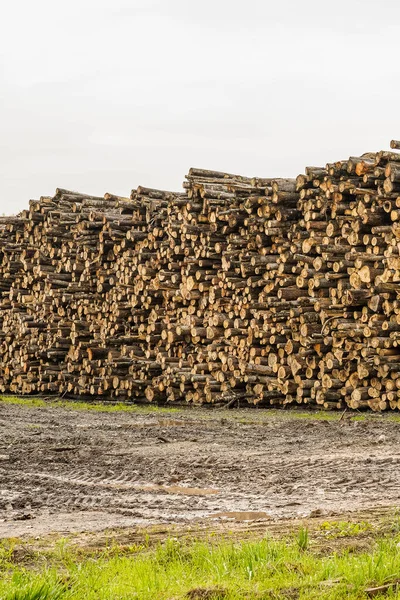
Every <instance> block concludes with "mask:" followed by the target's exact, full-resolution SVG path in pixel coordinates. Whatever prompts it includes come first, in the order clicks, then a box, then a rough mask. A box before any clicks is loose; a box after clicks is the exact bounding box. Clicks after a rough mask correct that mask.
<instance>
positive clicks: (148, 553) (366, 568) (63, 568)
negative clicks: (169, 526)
mask: <svg viewBox="0 0 400 600" xmlns="http://www.w3.org/2000/svg"><path fill="white" fill-rule="evenodd" d="M340 528H343V526H342V525H341V526H340ZM399 540H400V538H399V536H390V537H384V538H380V539H377V540H375V541H374V542H373V546H372V548H371V550H369V551H367V552H366V551H363V552H351V551H349V550H348V549H347V550H343V551H339V552H335V553H331V554H329V555H321V554H320V553H317V552H315V551H313V549H312V548H313V544H312V540H310V539H309V532H308V530H304V529H303V530H300V531H299V532H297V533H296V534H294V535H292V536H291V537H286V538H282V539H278V540H276V539H272V538H263V539H261V540H257V541H241V542H237V541H234V540H226V539H225V540H221V539H219V540H217V539H215V538H214V539H213V538H210V539H209V540H207V541H198V540H197V541H196V540H195V541H192V540H191V541H188V540H177V539H174V538H170V539H168V540H166V541H165V542H164V543H162V544H158V545H156V546H147V545H146V544H143V545H135V546H131V547H120V546H118V545H111V546H109V547H108V548H106V549H104V550H103V551H102V552H101V553H100V554H99V555H97V556H94V555H92V556H91V555H87V554H86V555H85V554H83V553H82V552H80V551H79V549H74V548H73V547H72V546H71V547H70V546H68V544H67V543H66V542H65V541H64V542H62V543H60V544H59V545H58V546H57V548H56V549H54V550H53V551H52V552H51V553H47V554H46V553H37V555H36V556H35V560H34V561H33V563H32V564H31V565H30V566H29V567H27V566H25V567H24V566H21V564H17V563H13V559H12V552H11V551H10V546H6V545H4V548H3V551H2V552H1V551H0V599H1V600H82V599H87V600H133V599H138V600H139V599H140V600H153V599H157V600H158V599H159V600H183V599H185V598H186V599H192V600H207V599H208V600H222V599H224V600H239V599H243V600H244V599H246V600H253V599H254V600H262V599H265V600H267V599H281V598H282V599H283V598H286V599H287V598H293V599H294V598H298V599H321V600H339V599H342V598H347V599H349V600H356V599H357V600H360V599H362V598H367V597H369V596H368V593H367V591H366V590H367V588H369V587H374V586H379V585H384V584H388V583H389V584H390V583H391V582H393V586H391V587H390V586H389V587H388V589H386V590H385V592H386V597H389V598H400V592H399V593H398V592H397V588H396V583H395V582H396V580H397V579H398V578H399V577H400V550H399Z"/></svg>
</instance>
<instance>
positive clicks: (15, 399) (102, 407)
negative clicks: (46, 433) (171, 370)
mask: <svg viewBox="0 0 400 600" xmlns="http://www.w3.org/2000/svg"><path fill="white" fill-rule="evenodd" d="M0 402H2V403H4V404H17V405H21V406H25V407H27V408H68V409H72V410H92V411H97V412H108V413H112V412H135V413H151V412H159V413H176V412H178V410H179V409H178V408H176V407H163V406H157V405H152V404H145V405H143V404H134V403H133V402H132V403H128V402H107V401H105V402H99V401H96V400H94V401H93V402H82V401H78V400H62V399H60V398H57V397H55V398H54V400H53V399H44V398H40V397H33V396H25V397H22V396H0Z"/></svg>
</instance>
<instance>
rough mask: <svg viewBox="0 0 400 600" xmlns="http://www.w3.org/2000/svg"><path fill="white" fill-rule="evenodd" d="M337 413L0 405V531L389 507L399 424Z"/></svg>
mask: <svg viewBox="0 0 400 600" xmlns="http://www.w3.org/2000/svg"><path fill="white" fill-rule="evenodd" d="M335 419H336V420H334V421H333V420H320V419H314V418H310V417H307V418H299V416H298V415H297V414H293V413H290V412H289V411H288V412H286V411H282V412H280V413H276V412H275V411H274V412H273V413H272V412H269V411H266V410H265V411H263V410H245V411H220V410H214V411H207V410H205V409H202V410H199V409H196V410H184V411H180V412H172V411H171V412H166V411H162V412H151V413H145V412H115V413H105V412H96V411H88V410H76V409H66V408H61V407H60V408H59V407H57V408H47V407H46V408H32V407H27V406H21V405H13V404H8V403H2V402H0V537H10V536H14V537H16V536H22V535H29V536H34V535H38V536H39V535H43V534H47V533H50V532H53V531H54V532H63V533H70V532H74V531H100V530H104V529H106V528H115V527H126V526H132V525H145V524H146V525H147V524H156V523H164V522H168V523H182V524H187V523H192V522H196V521H198V520H200V521H201V520H203V521H204V520H208V519H223V518H226V517H228V518H229V517H232V518H237V519H242V518H243V519H246V518H248V519H256V520H257V519H264V518H265V519H270V518H279V517H291V518H293V517H297V516H307V515H310V514H318V513H322V514H327V515H329V514H331V513H332V512H336V511H337V512H345V511H351V510H362V509H368V508H377V507H381V506H393V505H396V504H397V503H398V499H399V494H400V471H399V465H400V421H394V420H393V419H391V418H390V416H376V415H373V414H370V415H368V416H367V417H366V418H365V420H362V421H355V420H353V419H343V420H342V421H339V415H337V416H336V417H335ZM243 513H249V514H243Z"/></svg>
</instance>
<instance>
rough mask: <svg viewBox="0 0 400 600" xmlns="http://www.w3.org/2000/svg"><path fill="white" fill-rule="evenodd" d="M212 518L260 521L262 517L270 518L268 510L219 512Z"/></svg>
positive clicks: (211, 517) (211, 516)
mask: <svg viewBox="0 0 400 600" xmlns="http://www.w3.org/2000/svg"><path fill="white" fill-rule="evenodd" d="M209 518H210V519H233V520H234V521H259V520H260V519H270V518H271V517H270V516H269V515H267V513H266V512H263V511H260V512H257V511H250V512H242V511H240V512H237V511H231V512H219V513H214V514H213V515H210V516H209Z"/></svg>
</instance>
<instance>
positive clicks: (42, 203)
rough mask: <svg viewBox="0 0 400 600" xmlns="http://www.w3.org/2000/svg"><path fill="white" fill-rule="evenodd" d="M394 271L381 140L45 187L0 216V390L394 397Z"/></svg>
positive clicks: (397, 163) (394, 216)
mask: <svg viewBox="0 0 400 600" xmlns="http://www.w3.org/2000/svg"><path fill="white" fill-rule="evenodd" d="M391 147H392V150H396V149H400V142H396V141H392V143H391ZM399 278H400V153H397V152H395V151H390V152H386V151H381V152H377V153H367V154H364V155H362V156H360V157H350V158H349V159H347V160H343V161H338V162H336V163H330V164H328V165H326V166H325V167H318V168H317V167H308V168H307V169H306V172H305V174H304V175H299V176H298V177H297V179H273V178H268V179H266V178H264V179H262V178H247V177H241V176H237V175H232V174H227V173H220V172H215V171H206V170H201V169H191V170H190V171H189V173H188V175H187V177H186V181H185V183H184V191H183V192H182V193H174V192H166V191H160V190H154V189H150V188H144V187H139V188H137V189H136V190H134V191H133V192H132V193H131V195H130V197H129V198H122V197H118V196H114V195H112V194H106V195H105V196H104V197H102V198H100V197H93V196H88V195H84V194H78V193H75V192H69V191H67V190H63V189H58V190H57V191H56V194H55V196H54V197H52V198H49V197H42V198H41V199H40V200H39V201H31V202H30V205H29V209H28V210H26V211H23V212H22V213H21V214H20V215H18V216H17V217H3V218H2V219H1V220H0V292H1V296H0V391H1V392H3V393H4V392H11V393H20V394H46V395H47V394H56V395H62V396H65V397H82V396H83V397H98V396H100V397H104V398H110V399H122V400H127V399H134V400H135V401H143V400H145V401H154V402H166V401H167V402H192V403H205V402H207V403H215V402H224V403H232V402H234V401H236V400H238V401H239V400H242V401H243V400H244V401H245V402H247V403H250V404H259V405H268V406H269V405H274V406H276V405H278V406H279V405H285V404H290V403H293V402H296V403H299V404H306V405H311V406H323V407H325V408H342V407H344V406H349V407H351V408H364V407H368V408H372V409H373V410H384V409H386V408H392V409H394V408H400V351H399V350H398V348H397V343H398V338H399V336H400V303H399V300H398V294H397V290H398V289H399V288H398V281H399Z"/></svg>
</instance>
